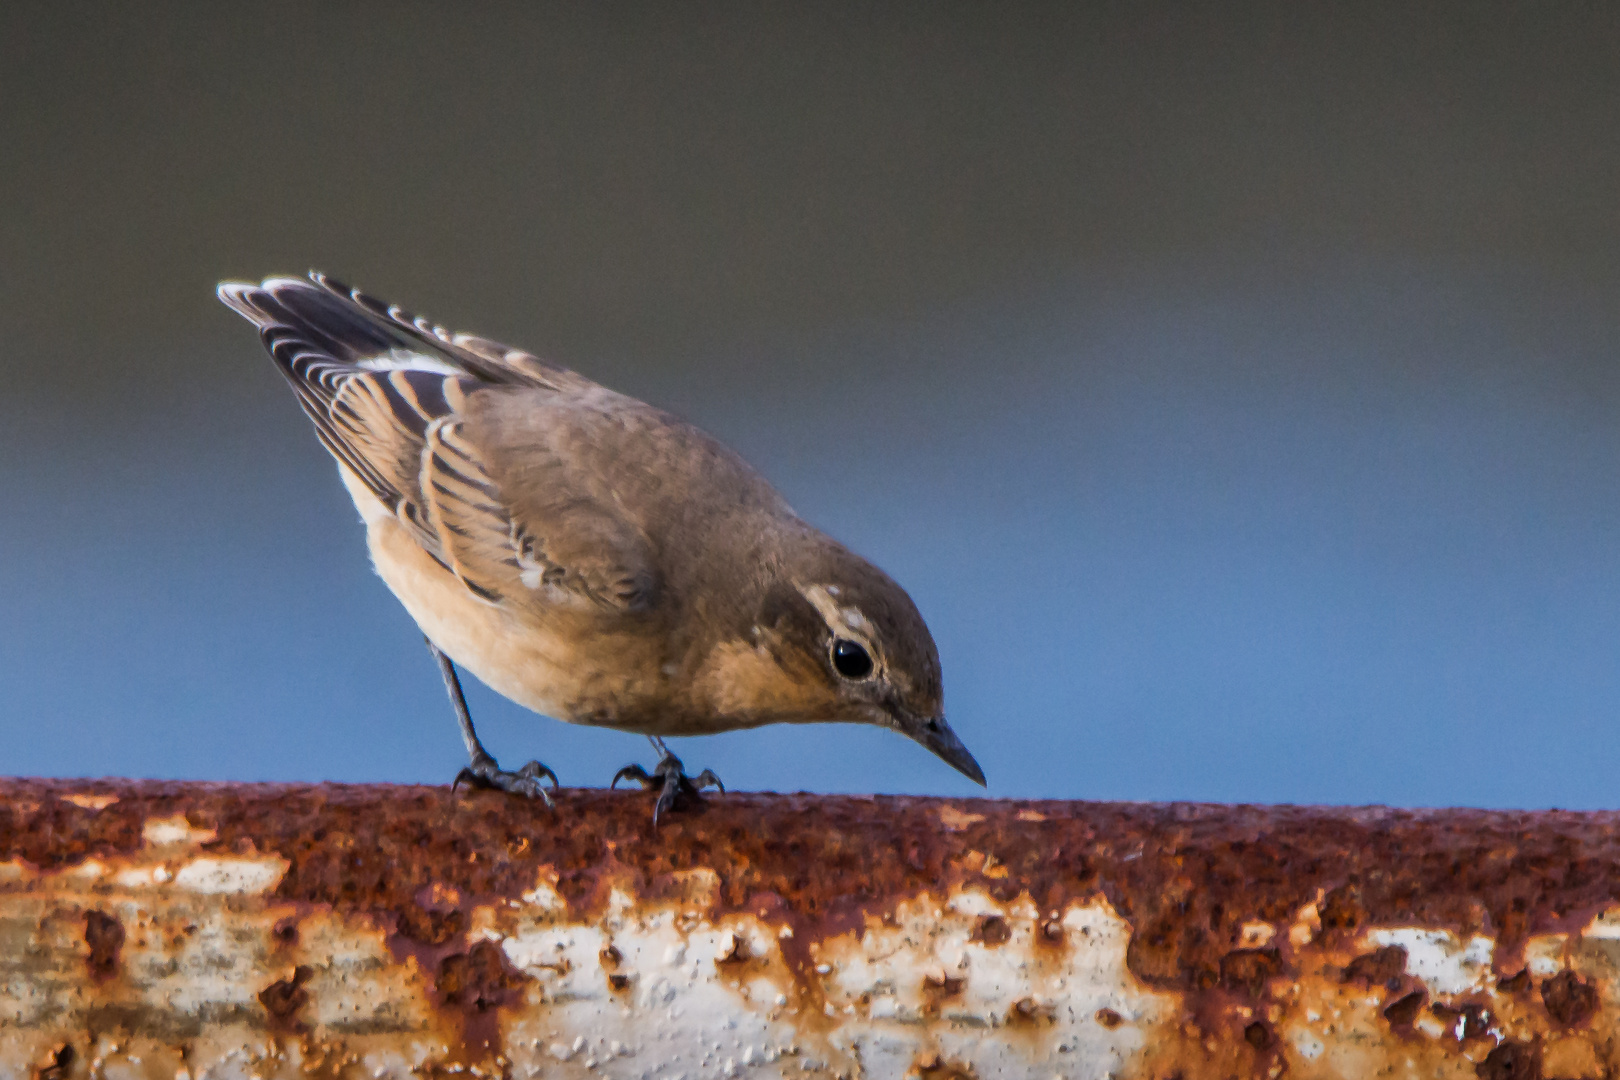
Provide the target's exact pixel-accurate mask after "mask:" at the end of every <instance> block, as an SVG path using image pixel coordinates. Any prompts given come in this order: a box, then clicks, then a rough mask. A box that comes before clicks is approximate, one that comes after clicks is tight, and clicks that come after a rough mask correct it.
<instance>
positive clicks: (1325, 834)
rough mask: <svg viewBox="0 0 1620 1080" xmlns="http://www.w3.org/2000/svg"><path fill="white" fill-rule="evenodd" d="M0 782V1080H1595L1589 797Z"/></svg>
mask: <svg viewBox="0 0 1620 1080" xmlns="http://www.w3.org/2000/svg"><path fill="white" fill-rule="evenodd" d="M650 810H651V802H650V796H643V795H639V794H626V793H622V792H621V793H608V792H604V791H599V790H591V791H575V790H569V791H565V792H563V793H562V794H561V795H560V796H559V798H558V800H557V806H556V809H555V810H554V811H553V810H547V809H546V808H545V807H543V806H539V805H535V804H532V803H526V802H522V801H519V800H516V799H512V798H508V797H506V796H502V795H499V794H492V793H484V792H480V793H472V794H469V793H466V792H463V793H461V794H459V795H452V794H451V793H450V792H449V791H448V790H447V789H445V788H425V787H344V786H332V785H322V786H307V787H292V786H269V785H214V784H170V783H134V782H126V781H42V780H12V781H0V1075H3V1076H6V1077H13V1076H15V1077H30V1076H37V1077H41V1078H45V1080H68V1078H75V1077H92V1076H94V1077H106V1078H111V1080H118V1078H125V1077H131V1078H132V1077H141V1078H153V1080H157V1078H161V1080H176V1078H185V1077H190V1078H200V1077H205V1076H206V1077H244V1078H245V1077H261V1078H272V1077H274V1078H280V1077H289V1078H290V1077H301V1078H302V1077H328V1078H348V1077H356V1078H358V1077H371V1078H376V1077H391V1076H400V1077H405V1076H447V1075H451V1074H462V1075H475V1076H478V1075H481V1076H513V1077H524V1076H546V1077H572V1078H585V1077H593V1076H602V1077H647V1078H653V1077H664V1078H668V1080H675V1078H676V1077H684V1078H686V1080H696V1078H698V1077H710V1076H717V1077H761V1078H764V1077H800V1076H818V1077H820V1076H826V1077H833V1076H846V1077H917V1078H921V1080H944V1078H947V1077H980V1078H984V1080H989V1078H991V1077H1041V1078H1049V1077H1053V1076H1058V1077H1087V1078H1101V1077H1108V1076H1112V1077H1118V1078H1126V1077H1153V1078H1166V1077H1182V1078H1183V1080H1193V1078H1196V1077H1267V1078H1275V1077H1280V1076H1282V1075H1284V1074H1287V1075H1288V1076H1289V1077H1319V1076H1320V1077H1329V1076H1331V1077H1371V1076H1424V1077H1474V1076H1480V1077H1486V1078H1489V1080H1531V1078H1537V1077H1543V1078H1549V1080H1550V1078H1554V1077H1570V1078H1574V1077H1582V1078H1594V1080H1595V1078H1598V1077H1613V1076H1620V1045H1617V1034H1620V828H1617V826H1620V816H1617V815H1614V814H1573V813H1489V812H1483V811H1473V810H1448V811H1401V810H1386V809H1330V808H1318V807H1254V806H1205V805H1149V804H1117V803H1114V804H1104V803H1069V802H997V801H975V800H940V799H914V798H883V797H880V798H842V797H838V798H833V797H813V796H805V795H791V796H779V795H739V794H733V795H726V796H717V797H713V798H711V799H710V800H709V801H708V802H707V803H706V805H705V806H704V807H703V808H702V809H700V810H698V811H696V812H692V813H688V814H684V815H679V816H675V817H673V818H671V819H669V820H667V821H666V822H665V823H664V825H663V827H662V828H661V829H660V830H659V831H658V832H657V833H656V834H654V833H653V832H652V830H651V828H650V825H649V817H650Z"/></svg>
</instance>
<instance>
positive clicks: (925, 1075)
mask: <svg viewBox="0 0 1620 1080" xmlns="http://www.w3.org/2000/svg"><path fill="white" fill-rule="evenodd" d="M912 1075H914V1076H916V1077H917V1078H918V1080H977V1078H976V1077H975V1076H974V1075H973V1070H971V1069H969V1068H968V1067H967V1066H965V1065H962V1064H960V1063H958V1062H953V1061H947V1060H945V1059H944V1058H942V1057H940V1056H939V1055H938V1054H926V1055H924V1056H923V1057H920V1058H918V1059H917V1063H916V1065H914V1066H913V1067H912Z"/></svg>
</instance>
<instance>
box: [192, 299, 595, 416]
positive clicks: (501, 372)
mask: <svg viewBox="0 0 1620 1080" xmlns="http://www.w3.org/2000/svg"><path fill="white" fill-rule="evenodd" d="M219 298H220V300H222V301H223V302H224V303H225V304H226V305H227V306H229V307H230V308H231V309H232V310H234V311H236V312H237V313H238V314H240V315H241V316H242V317H243V318H245V319H247V320H248V321H249V322H251V323H253V324H254V325H255V326H257V327H258V328H259V334H260V336H261V337H262V338H263V339H264V344H265V347H266V348H267V349H269V350H270V355H271V356H273V357H275V359H276V362H277V364H279V365H280V366H281V368H282V370H283V371H285V372H287V373H288V374H289V375H290V374H291V372H292V369H293V367H294V365H295V362H296V361H297V360H298V358H299V357H300V356H306V357H308V356H319V358H320V359H322V360H324V361H326V362H327V363H333V362H335V363H337V364H342V365H346V366H350V367H360V368H367V369H371V370H393V369H414V370H426V371H438V372H439V373H440V374H447V375H448V374H464V375H469V376H471V377H472V378H474V379H476V380H478V381H479V382H484V383H489V384H492V385H520V386H533V387H538V388H540V389H546V390H554V391H569V390H583V389H587V388H590V387H593V386H595V385H596V384H595V383H593V382H591V381H590V380H589V379H587V378H585V377H584V376H582V375H580V374H579V373H578V372H575V371H572V370H570V369H569V368H566V367H564V366H562V365H561V364H556V363H552V362H551V361H548V360H542V359H541V358H540V357H538V356H535V355H534V354H532V353H528V352H525V351H523V350H522V349H515V348H513V347H512V346H510V345H503V344H501V343H500V342H498V341H491V340H489V339H488V338H482V337H478V336H476V335H474V334H453V333H451V332H449V331H447V330H445V328H444V327H442V326H437V325H435V324H434V323H432V322H431V321H429V320H428V319H425V318H423V317H422V316H420V315H413V314H411V313H410V312H408V311H405V310H404V309H403V308H401V307H400V306H399V305H397V304H388V303H385V302H384V301H381V300H378V299H377V298H376V297H374V296H369V295H367V294H366V293H363V292H361V291H360V290H359V289H351V288H349V286H347V285H345V284H343V283H342V282H340V281H337V280H335V279H333V278H329V277H327V276H326V275H325V274H322V273H319V272H317V271H311V272H310V275H309V278H308V280H305V279H304V278H266V279H265V280H264V281H263V282H262V283H260V284H257V285H255V284H253V283H252V282H241V281H227V282H222V283H221V284H220V286H219Z"/></svg>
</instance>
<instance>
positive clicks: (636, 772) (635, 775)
mask: <svg viewBox="0 0 1620 1080" xmlns="http://www.w3.org/2000/svg"><path fill="white" fill-rule="evenodd" d="M620 780H634V781H635V782H636V783H638V784H640V785H641V789H642V790H643V791H650V790H651V789H652V786H653V784H654V782H655V781H654V780H653V778H652V777H651V776H649V775H648V774H647V770H646V769H643V768H642V767H641V766H640V765H626V766H625V767H624V768H622V769H620V770H619V771H618V772H616V773H614V774H613V783H611V784H609V785H608V790H609V791H612V790H613V789H614V788H616V787H618V786H619V781H620Z"/></svg>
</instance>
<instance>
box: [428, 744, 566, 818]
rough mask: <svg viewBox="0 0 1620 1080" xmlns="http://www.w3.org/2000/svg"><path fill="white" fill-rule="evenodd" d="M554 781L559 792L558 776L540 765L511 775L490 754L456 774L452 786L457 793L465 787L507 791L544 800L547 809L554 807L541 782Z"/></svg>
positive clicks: (528, 766)
mask: <svg viewBox="0 0 1620 1080" xmlns="http://www.w3.org/2000/svg"><path fill="white" fill-rule="evenodd" d="M542 778H545V779H549V780H550V781H551V789H552V790H553V791H555V790H557V774H556V773H554V772H552V771H551V770H550V769H548V768H546V767H545V766H544V765H542V764H540V763H539V762H538V761H531V762H529V763H528V764H527V765H525V766H523V768H521V769H519V770H518V771H517V772H507V771H506V770H505V769H503V768H501V767H500V766H499V765H497V764H495V759H494V758H492V757H490V756H489V755H488V754H484V755H482V756H481V757H475V758H474V759H473V762H472V764H471V765H468V766H467V767H466V768H464V769H462V770H461V771H460V772H459V773H457V774H456V778H455V780H454V781H452V782H451V784H450V790H451V791H452V792H454V791H455V790H456V788H458V787H460V786H461V785H462V784H466V785H467V786H468V787H470V788H488V789H492V790H495V791H505V792H508V793H509V794H512V795H523V796H527V797H528V798H531V799H540V800H542V801H543V802H544V803H545V804H546V805H547V806H550V805H551V796H550V795H548V794H546V789H545V787H544V786H543V785H542V784H541V783H540V781H541V779H542Z"/></svg>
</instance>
